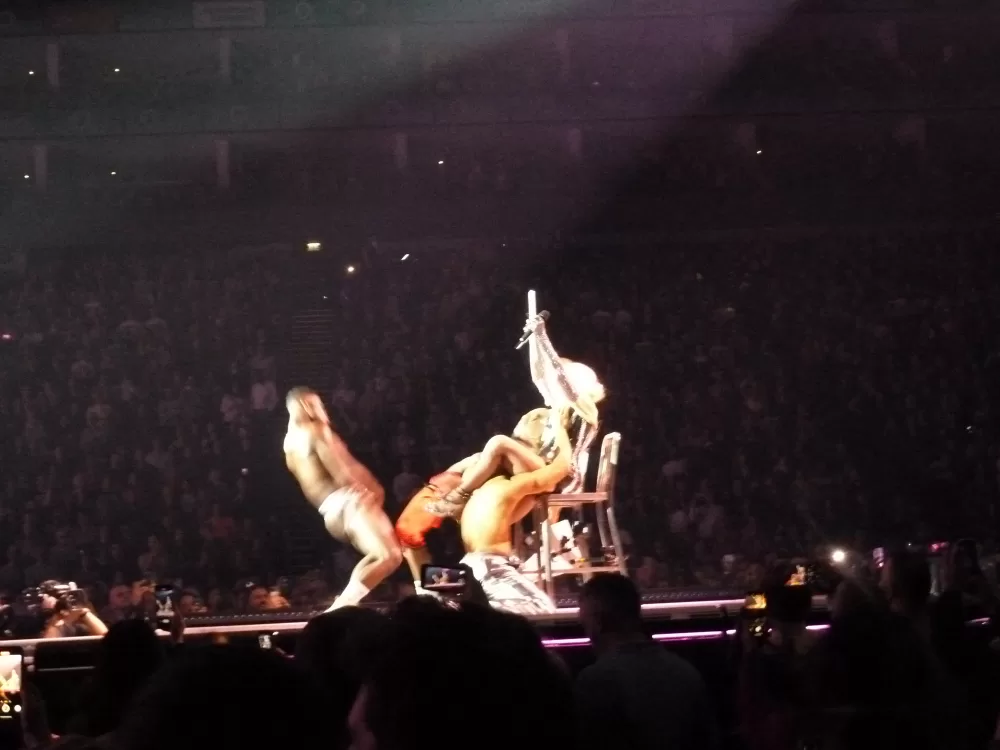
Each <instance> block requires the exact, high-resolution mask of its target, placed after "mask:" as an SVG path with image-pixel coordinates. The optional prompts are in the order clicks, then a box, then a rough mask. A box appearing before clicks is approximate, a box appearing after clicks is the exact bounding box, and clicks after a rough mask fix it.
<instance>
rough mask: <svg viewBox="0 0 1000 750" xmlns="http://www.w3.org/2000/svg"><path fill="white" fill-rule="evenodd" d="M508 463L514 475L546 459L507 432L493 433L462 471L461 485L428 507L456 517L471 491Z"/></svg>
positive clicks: (541, 465)
mask: <svg viewBox="0 0 1000 750" xmlns="http://www.w3.org/2000/svg"><path fill="white" fill-rule="evenodd" d="M505 462H506V463H507V464H508V466H509V467H510V471H511V473H512V474H527V473H528V472H531V471H537V470H538V469H541V468H542V467H543V466H545V461H544V460H542V458H541V457H540V456H538V455H537V454H536V453H535V452H534V451H532V450H531V449H530V448H528V447H526V446H524V445H522V444H521V443H519V442H517V441H516V440H514V439H513V438H509V437H507V436H506V435H494V436H493V437H491V438H490V439H489V440H488V441H487V443H486V447H485V448H483V452H482V453H480V454H479V457H478V458H477V459H476V460H475V461H474V462H471V465H469V466H468V467H467V468H466V470H465V472H464V473H463V474H462V484H461V485H459V486H458V487H457V488H456V489H454V490H452V491H451V492H448V493H446V494H445V495H444V496H443V497H441V499H440V500H438V501H436V502H434V503H430V504H428V506H427V508H428V510H429V511H430V512H431V513H434V514H435V515H441V516H451V517H457V516H458V514H459V513H460V512H461V510H462V508H463V507H465V504H466V503H467V502H468V500H469V497H470V496H471V495H472V493H473V492H475V491H476V490H478V489H479V488H480V487H482V486H483V484H485V483H486V481H487V480H488V479H490V477H492V476H494V475H495V474H496V473H497V471H498V470H499V469H500V467H501V465H503V464H504V463H505ZM465 463H466V461H462V462H461V464H465ZM461 464H459V465H461Z"/></svg>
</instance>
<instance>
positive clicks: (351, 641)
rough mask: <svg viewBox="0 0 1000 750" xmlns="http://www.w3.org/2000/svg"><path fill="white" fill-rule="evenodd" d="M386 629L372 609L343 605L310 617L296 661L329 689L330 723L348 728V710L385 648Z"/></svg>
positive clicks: (383, 619) (380, 618)
mask: <svg viewBox="0 0 1000 750" xmlns="http://www.w3.org/2000/svg"><path fill="white" fill-rule="evenodd" d="M387 628H388V620H387V618H386V617H385V616H384V615H381V614H379V613H378V612H376V611H374V610H372V609H364V608H361V607H342V608H340V609H338V610H335V611H333V612H327V613H325V614H322V615H319V616H318V617H314V618H313V619H311V620H310V621H309V623H308V624H307V625H306V627H305V629H304V630H303V631H302V634H301V635H300V636H299V640H298V643H296V646H295V660H296V662H297V663H298V664H300V665H301V666H302V667H303V668H304V669H307V670H309V671H310V672H312V673H313V674H314V675H315V676H316V677H317V678H319V679H320V680H321V681H322V682H323V684H324V686H325V687H326V689H327V690H328V691H329V692H330V694H331V700H332V703H331V705H330V707H329V709H328V711H327V714H328V716H330V721H331V723H333V722H335V721H336V722H339V724H340V725H341V726H345V727H346V722H347V714H348V711H350V708H351V704H352V703H353V702H354V699H355V698H356V697H357V693H358V690H359V689H360V687H361V683H362V681H363V680H364V678H365V676H366V675H367V674H368V672H369V671H370V670H371V668H372V665H373V664H374V662H375V660H376V659H377V658H378V654H379V653H380V652H381V650H382V647H383V645H384V642H385V638H386V630H387Z"/></svg>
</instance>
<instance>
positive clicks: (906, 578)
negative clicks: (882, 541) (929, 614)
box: [881, 548, 931, 616]
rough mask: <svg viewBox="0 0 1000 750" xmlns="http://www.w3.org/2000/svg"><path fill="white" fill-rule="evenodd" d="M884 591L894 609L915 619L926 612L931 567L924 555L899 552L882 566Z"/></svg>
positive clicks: (893, 553)
mask: <svg viewBox="0 0 1000 750" xmlns="http://www.w3.org/2000/svg"><path fill="white" fill-rule="evenodd" d="M881 585H882V589H883V591H884V592H885V594H886V596H887V597H888V598H889V604H890V605H891V606H892V608H893V610H895V611H896V612H899V613H900V614H903V615H907V616H913V615H918V614H921V613H923V612H924V611H925V610H926V609H927V604H928V601H929V600H930V596H931V566H930V563H929V562H928V560H927V556H926V555H925V554H924V553H923V552H915V551H913V550H909V549H905V548H902V549H897V550H893V551H892V552H890V553H889V554H888V555H887V556H886V558H885V563H884V565H883V566H882V580H881Z"/></svg>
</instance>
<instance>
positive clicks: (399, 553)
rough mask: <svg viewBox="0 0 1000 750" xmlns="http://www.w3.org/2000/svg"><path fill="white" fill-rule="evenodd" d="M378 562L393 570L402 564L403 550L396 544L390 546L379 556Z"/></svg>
mask: <svg viewBox="0 0 1000 750" xmlns="http://www.w3.org/2000/svg"><path fill="white" fill-rule="evenodd" d="M379 562H381V563H383V564H385V566H386V567H389V566H392V569H393V570H395V569H396V568H398V567H399V566H400V565H402V564H403V550H402V549H401V548H400V546H399V545H398V544H393V545H390V546H388V547H386V548H385V549H384V550H383V551H382V553H381V554H380V555H379Z"/></svg>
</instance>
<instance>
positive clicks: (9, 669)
mask: <svg viewBox="0 0 1000 750" xmlns="http://www.w3.org/2000/svg"><path fill="white" fill-rule="evenodd" d="M23 672H24V654H23V653H21V652H20V651H14V650H11V649H3V650H0V721H4V720H9V719H14V718H19V717H18V716H17V715H18V714H20V713H21V680H22V678H23Z"/></svg>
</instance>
